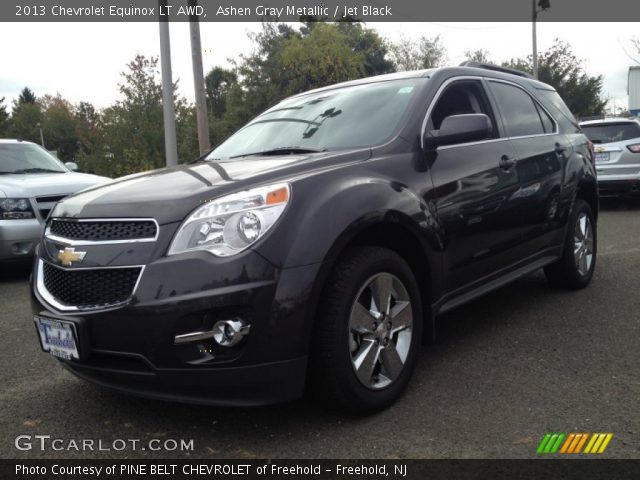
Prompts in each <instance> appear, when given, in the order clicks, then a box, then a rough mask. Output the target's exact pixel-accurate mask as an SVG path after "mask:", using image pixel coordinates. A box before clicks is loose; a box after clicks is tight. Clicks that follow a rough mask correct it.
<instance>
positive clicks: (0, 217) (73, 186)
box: [0, 140, 109, 262]
mask: <svg viewBox="0 0 640 480" xmlns="http://www.w3.org/2000/svg"><path fill="white" fill-rule="evenodd" d="M75 168H77V166H76V165H75V164H74V163H67V164H63V163H62V162H60V161H59V160H58V159H57V158H55V157H54V156H53V155H51V154H50V153H49V152H47V151H46V150H45V149H44V148H42V147H40V146H39V145H36V144H35V143H31V142H24V141H21V140H0V262H6V261H8V260H19V259H23V258H29V257H30V256H32V255H33V251H34V248H35V246H36V244H37V243H38V241H39V239H40V234H41V233H42V228H43V225H44V222H45V220H46V218H47V215H48V214H49V212H50V211H51V209H52V208H53V206H54V205H55V204H56V202H58V201H59V200H61V199H62V198H64V197H66V196H67V195H70V194H72V193H76V192H78V191H80V190H83V189H85V188H88V187H91V186H93V185H97V184H100V183H104V182H106V181H109V179H108V178H105V177H99V176H97V175H89V174H87V173H76V172H74V171H72V170H75Z"/></svg>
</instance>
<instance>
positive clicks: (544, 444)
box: [537, 433, 565, 454]
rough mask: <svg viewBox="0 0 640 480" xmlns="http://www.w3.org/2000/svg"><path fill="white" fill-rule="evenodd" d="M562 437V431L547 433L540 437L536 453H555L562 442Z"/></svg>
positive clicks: (563, 435)
mask: <svg viewBox="0 0 640 480" xmlns="http://www.w3.org/2000/svg"><path fill="white" fill-rule="evenodd" d="M564 437H565V434H564V433H547V434H546V435H545V436H544V437H542V441H541V442H540V445H538V450H537V453H538V454H542V453H556V452H557V451H558V448H560V444H562V440H564Z"/></svg>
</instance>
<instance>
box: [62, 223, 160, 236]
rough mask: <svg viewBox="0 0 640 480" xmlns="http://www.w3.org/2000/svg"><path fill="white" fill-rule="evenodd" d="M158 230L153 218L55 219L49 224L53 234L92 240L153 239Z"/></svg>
mask: <svg viewBox="0 0 640 480" xmlns="http://www.w3.org/2000/svg"><path fill="white" fill-rule="evenodd" d="M156 230H157V227H156V224H155V222H153V221H151V220H128V221H118V220H115V221H104V220H97V221H90V222H78V221H74V220H60V219H54V220H53V221H52V222H51V224H50V226H49V232H50V233H51V234H52V235H57V236H58V237H63V238H67V239H69V240H90V241H110V240H140V239H147V238H151V239H152V238H155V236H156Z"/></svg>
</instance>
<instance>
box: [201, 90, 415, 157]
mask: <svg viewBox="0 0 640 480" xmlns="http://www.w3.org/2000/svg"><path fill="white" fill-rule="evenodd" d="M425 81H426V79H423V78H410V79H402V80H392V81H387V82H377V83H369V84H365V85H356V86H352V87H343V88H336V89H332V90H325V91H322V92H317V93H310V94H308V95H303V96H300V97H295V98H290V99H287V100H284V101H283V102H281V103H279V104H278V105H276V106H275V107H273V108H271V109H269V110H267V111H266V112H265V113H263V114H262V115H260V116H259V117H257V118H255V119H254V120H252V121H251V122H250V123H249V124H248V125H247V126H245V127H243V128H242V129H241V130H239V131H238V132H237V133H235V134H234V135H233V136H231V137H230V138H229V139H228V140H226V141H225V142H224V143H223V144H222V145H220V146H218V147H217V148H216V149H215V150H214V151H213V152H211V153H210V154H209V155H208V157H207V158H209V159H213V158H228V157H234V156H240V155H246V154H249V153H257V152H263V151H267V150H272V149H280V148H293V147H295V148H309V149H314V150H315V149H318V150H323V149H328V150H331V149H344V148H354V147H369V146H375V145H380V144H382V143H384V142H385V141H387V140H389V139H390V138H391V136H392V135H393V133H394V132H395V130H396V129H397V127H398V125H399V123H400V120H401V119H402V117H403V115H404V113H405V112H406V111H407V109H408V107H409V105H411V100H412V98H413V97H414V95H415V94H416V91H417V90H418V87H419V85H421V84H422V83H423V82H425Z"/></svg>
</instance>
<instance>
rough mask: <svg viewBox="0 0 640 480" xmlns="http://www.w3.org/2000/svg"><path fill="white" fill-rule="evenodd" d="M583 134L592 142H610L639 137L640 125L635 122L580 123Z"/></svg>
mask: <svg viewBox="0 0 640 480" xmlns="http://www.w3.org/2000/svg"><path fill="white" fill-rule="evenodd" d="M582 130H583V131H584V134H585V135H586V136H587V137H589V140H591V141H592V142H593V143H612V142H622V141H624V140H631V139H632V138H638V137H640V125H638V124H637V123H635V122H619V123H598V124H593V125H582Z"/></svg>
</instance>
